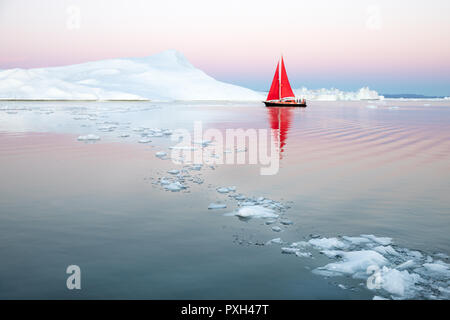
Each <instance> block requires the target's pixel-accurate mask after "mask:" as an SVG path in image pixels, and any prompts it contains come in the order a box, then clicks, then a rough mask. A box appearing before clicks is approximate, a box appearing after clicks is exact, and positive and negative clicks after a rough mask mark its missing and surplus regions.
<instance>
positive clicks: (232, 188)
mask: <svg viewBox="0 0 450 320" xmlns="http://www.w3.org/2000/svg"><path fill="white" fill-rule="evenodd" d="M228 190H229V191H232V192H234V191H236V187H235V186H231V187H228Z"/></svg>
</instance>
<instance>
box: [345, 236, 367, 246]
mask: <svg viewBox="0 0 450 320" xmlns="http://www.w3.org/2000/svg"><path fill="white" fill-rule="evenodd" d="M342 239H344V240H346V241H348V242H351V243H352V244H354V245H361V244H363V243H368V242H370V240H369V239H367V238H363V237H347V236H343V237H342Z"/></svg>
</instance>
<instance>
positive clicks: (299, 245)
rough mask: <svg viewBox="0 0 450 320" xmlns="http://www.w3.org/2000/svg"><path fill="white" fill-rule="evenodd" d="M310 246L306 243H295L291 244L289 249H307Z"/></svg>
mask: <svg viewBox="0 0 450 320" xmlns="http://www.w3.org/2000/svg"><path fill="white" fill-rule="evenodd" d="M309 246H310V244H309V243H308V242H306V241H297V242H292V243H291V247H301V248H305V247H309Z"/></svg>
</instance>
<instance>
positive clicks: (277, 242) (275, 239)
mask: <svg viewBox="0 0 450 320" xmlns="http://www.w3.org/2000/svg"><path fill="white" fill-rule="evenodd" d="M271 243H275V244H283V240H281V238H274V239H272V240H269V241H267V242H266V244H271Z"/></svg>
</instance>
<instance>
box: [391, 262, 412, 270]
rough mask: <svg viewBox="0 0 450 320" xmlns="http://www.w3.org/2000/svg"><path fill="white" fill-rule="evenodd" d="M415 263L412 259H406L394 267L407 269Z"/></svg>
mask: <svg viewBox="0 0 450 320" xmlns="http://www.w3.org/2000/svg"><path fill="white" fill-rule="evenodd" d="M415 265H416V263H415V262H414V261H413V260H408V261H406V262H403V263H402V264H400V265H398V266H397V267H396V269H398V270H403V269H408V268H411V267H414V266H415Z"/></svg>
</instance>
